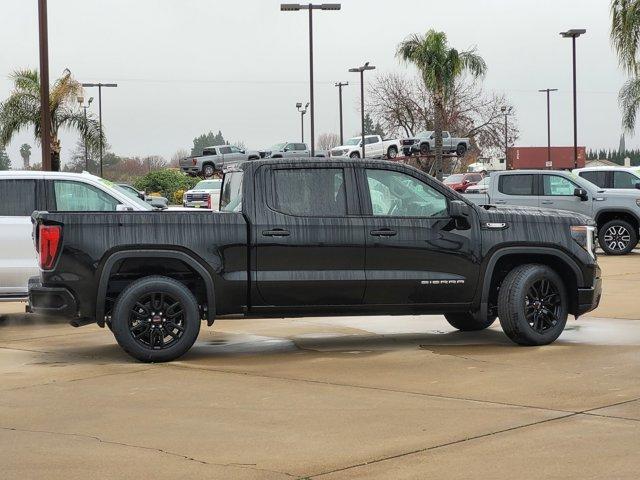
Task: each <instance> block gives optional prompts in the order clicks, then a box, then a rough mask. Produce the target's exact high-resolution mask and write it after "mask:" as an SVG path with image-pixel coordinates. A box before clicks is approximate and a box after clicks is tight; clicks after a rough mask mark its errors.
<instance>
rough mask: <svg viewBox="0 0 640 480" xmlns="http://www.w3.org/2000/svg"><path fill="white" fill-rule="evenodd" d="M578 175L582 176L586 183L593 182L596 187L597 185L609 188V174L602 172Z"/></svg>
mask: <svg viewBox="0 0 640 480" xmlns="http://www.w3.org/2000/svg"><path fill="white" fill-rule="evenodd" d="M578 175H580V176H581V177H582V178H584V179H585V180H586V181H588V182H591V183H593V184H594V185H597V186H598V187H600V188H608V186H607V172H606V171H602V172H580V173H579V174H578Z"/></svg>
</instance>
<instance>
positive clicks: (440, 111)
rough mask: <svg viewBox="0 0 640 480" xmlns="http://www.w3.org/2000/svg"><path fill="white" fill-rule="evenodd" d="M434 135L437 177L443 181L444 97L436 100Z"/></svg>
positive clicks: (437, 96)
mask: <svg viewBox="0 0 640 480" xmlns="http://www.w3.org/2000/svg"><path fill="white" fill-rule="evenodd" d="M433 103H434V110H435V112H434V113H435V115H434V116H435V118H434V124H435V125H434V133H435V137H436V138H435V141H436V144H435V155H436V172H435V177H436V178H437V179H438V180H442V129H443V127H444V125H443V124H444V102H443V100H442V96H440V95H436V97H435V99H434V102H433Z"/></svg>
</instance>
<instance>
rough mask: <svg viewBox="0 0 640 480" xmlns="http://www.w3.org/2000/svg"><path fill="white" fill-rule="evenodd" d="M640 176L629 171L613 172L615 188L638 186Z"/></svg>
mask: <svg viewBox="0 0 640 480" xmlns="http://www.w3.org/2000/svg"><path fill="white" fill-rule="evenodd" d="M636 183H640V178H638V177H636V176H635V175H631V174H630V173H629V172H613V188H636Z"/></svg>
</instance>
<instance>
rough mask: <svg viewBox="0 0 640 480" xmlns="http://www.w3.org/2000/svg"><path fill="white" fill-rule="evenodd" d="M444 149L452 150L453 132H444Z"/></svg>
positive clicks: (446, 150) (445, 150)
mask: <svg viewBox="0 0 640 480" xmlns="http://www.w3.org/2000/svg"><path fill="white" fill-rule="evenodd" d="M442 149H443V150H444V152H445V153H446V152H450V151H451V149H452V146H451V134H450V133H449V132H446V131H445V132H442Z"/></svg>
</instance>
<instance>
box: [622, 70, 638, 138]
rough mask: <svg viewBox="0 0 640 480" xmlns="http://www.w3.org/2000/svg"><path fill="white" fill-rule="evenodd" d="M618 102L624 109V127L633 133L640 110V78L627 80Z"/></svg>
mask: <svg viewBox="0 0 640 480" xmlns="http://www.w3.org/2000/svg"><path fill="white" fill-rule="evenodd" d="M618 102H619V103H620V108H621V109H622V126H623V127H624V129H625V130H627V131H629V132H631V131H633V129H634V127H635V125H636V117H637V113H638V109H639V108H640V78H637V77H635V78H632V79H630V80H627V81H626V82H625V84H624V85H623V86H622V88H621V89H620V93H619V94H618Z"/></svg>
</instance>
